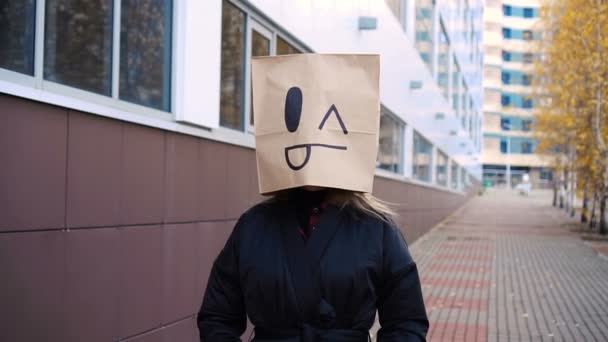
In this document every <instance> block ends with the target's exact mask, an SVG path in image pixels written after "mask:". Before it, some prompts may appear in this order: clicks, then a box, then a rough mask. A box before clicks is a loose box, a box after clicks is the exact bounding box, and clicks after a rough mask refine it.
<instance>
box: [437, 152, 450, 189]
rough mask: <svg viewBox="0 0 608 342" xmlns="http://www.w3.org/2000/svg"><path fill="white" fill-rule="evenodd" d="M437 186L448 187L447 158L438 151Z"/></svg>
mask: <svg viewBox="0 0 608 342" xmlns="http://www.w3.org/2000/svg"><path fill="white" fill-rule="evenodd" d="M436 173H437V184H439V185H443V186H447V185H448V156H447V155H446V154H445V153H443V152H441V151H438V153H437V167H436Z"/></svg>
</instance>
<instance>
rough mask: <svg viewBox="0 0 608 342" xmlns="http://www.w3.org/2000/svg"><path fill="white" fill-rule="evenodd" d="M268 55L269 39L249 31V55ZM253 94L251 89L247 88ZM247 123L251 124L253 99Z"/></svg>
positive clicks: (254, 31) (256, 32)
mask: <svg viewBox="0 0 608 342" xmlns="http://www.w3.org/2000/svg"><path fill="white" fill-rule="evenodd" d="M268 55H270V39H268V38H266V37H265V36H263V35H262V34H261V33H259V32H258V31H256V30H252V31H251V56H252V57H258V56H268ZM249 91H250V92H251V94H253V90H251V89H250V90H249ZM249 113H251V115H250V116H249V124H251V125H253V100H252V101H250V105H249Z"/></svg>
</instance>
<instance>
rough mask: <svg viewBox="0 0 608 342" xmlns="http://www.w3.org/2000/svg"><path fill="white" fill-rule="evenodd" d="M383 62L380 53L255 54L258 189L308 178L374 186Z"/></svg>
mask: <svg viewBox="0 0 608 342" xmlns="http://www.w3.org/2000/svg"><path fill="white" fill-rule="evenodd" d="M379 68H380V58H379V56H378V55H327V54H299V55H288V56H272V57H259V58H254V59H253V61H252V82H253V110H254V113H255V143H256V155H257V165H258V180H259V186H260V193H262V194H268V193H271V192H275V191H278V190H283V189H289V188H294V187H299V186H304V185H312V186H321V187H330V188H339V189H346V190H353V191H360V192H371V191H372V184H373V179H374V171H375V168H376V153H377V150H378V126H379V122H380V99H379V89H378V88H379Z"/></svg>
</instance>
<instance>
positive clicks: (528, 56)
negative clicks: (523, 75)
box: [523, 52, 534, 63]
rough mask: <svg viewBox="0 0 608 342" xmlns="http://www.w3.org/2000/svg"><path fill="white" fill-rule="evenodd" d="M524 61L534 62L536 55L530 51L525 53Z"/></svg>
mask: <svg viewBox="0 0 608 342" xmlns="http://www.w3.org/2000/svg"><path fill="white" fill-rule="evenodd" d="M523 61H524V63H534V55H533V54H531V53H529V52H526V53H524V54H523Z"/></svg>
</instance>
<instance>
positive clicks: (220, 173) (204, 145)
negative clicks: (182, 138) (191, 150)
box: [199, 139, 229, 221]
mask: <svg viewBox="0 0 608 342" xmlns="http://www.w3.org/2000/svg"><path fill="white" fill-rule="evenodd" d="M228 148H229V146H228V145H226V144H221V143H218V142H213V141H209V140H204V139H200V156H199V163H200V170H201V171H200V174H199V179H200V193H201V202H200V205H199V219H200V220H201V221H205V220H221V219H225V218H226V206H227V202H228V197H227V193H226V187H227V184H228Z"/></svg>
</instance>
